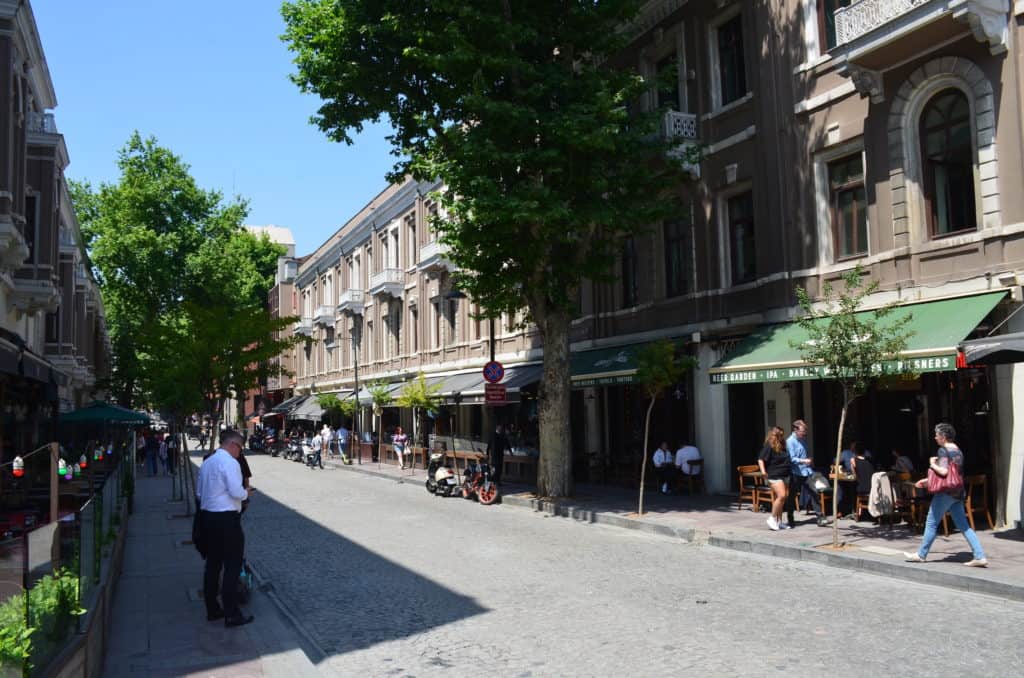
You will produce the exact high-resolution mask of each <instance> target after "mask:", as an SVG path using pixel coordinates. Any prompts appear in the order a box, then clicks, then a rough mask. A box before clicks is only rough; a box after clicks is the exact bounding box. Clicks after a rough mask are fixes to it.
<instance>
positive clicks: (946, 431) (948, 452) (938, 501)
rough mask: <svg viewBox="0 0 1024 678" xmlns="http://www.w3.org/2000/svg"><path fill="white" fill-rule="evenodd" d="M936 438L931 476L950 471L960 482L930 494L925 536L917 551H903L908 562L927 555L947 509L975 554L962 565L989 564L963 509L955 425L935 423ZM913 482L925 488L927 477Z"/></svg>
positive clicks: (961, 464) (961, 458)
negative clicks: (930, 500) (936, 445)
mask: <svg viewBox="0 0 1024 678" xmlns="http://www.w3.org/2000/svg"><path fill="white" fill-rule="evenodd" d="M935 442H936V443H938V445H939V449H938V451H937V452H936V453H935V456H934V457H932V458H931V460H930V461H929V464H928V475H929V476H931V475H932V474H933V473H934V474H936V475H938V476H941V477H942V478H949V475H950V474H951V473H952V474H954V478H960V479H961V482H960V483H959V484H957V483H954V484H953V485H952V486H951V487H949V488H948V489H945V490H943V491H940V492H937V493H935V494H933V495H932V503H931V506H929V507H928V519H927V520H926V521H925V525H924V538H923V539H921V547H920V548H918V550H917V553H904V554H903V555H904V556H906V559H907V562H911V563H923V562H924V561H925V559H926V558H927V557H928V551H930V550H931V548H932V542H934V541H935V535H936V534H937V533H938V529H939V523H940V522H942V517H943V516H945V515H946V512H947V511H948V512H949V514H950V515H951V516H952V517H953V524H955V525H956V529H958V530H960V532H961V534H963V535H964V538H965V539H966V540H967V543H968V544H970V546H971V551H972V552H973V554H974V558H973V559H972V560H970V561H969V562H966V563H964V565H966V566H967V567H988V559H987V558H985V551H984V550H982V548H981V542H980V541H978V535H977V534H975V533H974V530H972V529H971V525H970V523H969V522H967V514H966V513H965V511H964V486H963V482H962V478H963V477H964V473H963V468H964V453H963V451H962V450H961V449H960V447H959V446H958V445H957V444H956V429H954V428H953V426H952V425H951V424H946V423H941V424H936V425H935ZM914 485H915V486H916V487H918V488H921V489H927V487H928V479H927V478H925V479H922V480H919V481H917V482H916V483H914Z"/></svg>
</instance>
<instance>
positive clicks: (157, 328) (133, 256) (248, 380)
mask: <svg viewBox="0 0 1024 678" xmlns="http://www.w3.org/2000/svg"><path fill="white" fill-rule="evenodd" d="M118 168H119V170H120V177H119V179H118V180H117V181H116V182H114V183H104V184H101V185H100V186H99V187H98V188H93V187H92V186H90V185H89V184H88V183H73V184H72V186H71V193H72V200H73V201H74V204H75V209H76V213H77V215H78V218H79V222H80V224H81V227H82V234H83V237H84V240H85V244H86V247H87V249H88V252H89V256H90V259H91V262H92V265H93V269H94V273H95V275H96V278H97V281H98V282H99V285H100V289H101V291H102V295H103V302H104V307H105V309H106V316H107V325H108V329H109V331H110V335H111V341H112V343H113V349H114V355H113V369H112V374H111V378H110V383H109V384H108V386H109V388H110V390H111V392H112V394H113V395H114V397H115V398H116V399H117V400H118V401H119V402H121V403H122V404H125V405H129V406H134V405H140V404H144V405H150V406H153V407H157V408H159V409H161V410H164V411H169V412H172V413H175V414H177V415H183V414H187V413H190V412H194V411H202V412H207V413H210V414H213V415H215V416H216V413H218V412H220V410H221V404H222V402H223V400H224V398H226V397H228V396H230V395H233V394H239V393H242V392H243V391H244V390H246V389H248V388H251V387H253V386H254V385H255V384H256V383H258V381H259V379H261V378H262V377H264V376H266V372H267V371H268V369H269V368H268V367H267V365H268V360H269V358H270V357H272V356H274V355H276V354H277V353H279V352H280V350H281V349H282V348H283V344H282V343H281V342H277V341H275V340H274V339H273V333H274V332H275V331H276V330H277V329H280V328H282V327H283V326H284V325H285V324H286V323H287V322H288V320H289V319H274V318H272V317H271V316H270V315H269V313H268V312H267V311H266V310H265V308H266V294H267V290H268V289H269V288H270V287H271V286H272V285H273V276H274V270H275V268H276V263H277V257H278V256H280V255H282V254H283V253H284V249H283V248H282V247H281V246H279V245H276V244H274V243H272V242H270V241H269V240H268V239H267V238H266V237H265V236H262V237H259V238H258V237H256V236H254V235H253V234H252V233H250V232H248V231H246V230H245V229H243V228H242V220H243V219H244V218H245V216H246V214H247V211H248V207H247V204H246V202H245V201H243V200H241V199H238V198H235V199H233V200H230V201H226V200H225V199H224V197H223V196H222V195H221V194H220V193H219V192H217V191H207V190H203V189H201V188H200V187H199V186H198V185H197V184H196V182H195V180H194V179H193V177H192V176H191V174H190V172H189V167H188V165H187V164H185V163H184V162H183V161H182V160H181V158H179V157H178V156H176V155H174V154H173V153H172V152H171V151H170V150H169V149H167V148H165V147H162V146H160V145H159V144H158V143H157V141H156V139H154V138H146V139H144V138H142V137H141V136H140V135H139V134H138V133H137V132H136V133H134V134H133V135H132V136H131V138H130V139H129V140H128V142H127V143H126V144H125V146H124V147H123V148H122V149H121V150H120V152H119V155H118Z"/></svg>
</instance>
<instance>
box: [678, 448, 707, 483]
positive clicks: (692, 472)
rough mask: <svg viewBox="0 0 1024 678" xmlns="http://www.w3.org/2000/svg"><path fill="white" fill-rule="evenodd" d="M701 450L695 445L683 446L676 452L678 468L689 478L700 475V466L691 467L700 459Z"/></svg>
mask: <svg viewBox="0 0 1024 678" xmlns="http://www.w3.org/2000/svg"><path fill="white" fill-rule="evenodd" d="M700 458H701V456H700V450H698V449H697V448H696V447H694V446H693V445H683V446H682V447H680V448H679V449H678V450H676V462H675V463H676V466H678V467H679V470H680V471H682V472H683V473H684V474H686V475H688V476H696V475H700V466H699V465H698V466H690V462H691V461H694V460H697V459H700Z"/></svg>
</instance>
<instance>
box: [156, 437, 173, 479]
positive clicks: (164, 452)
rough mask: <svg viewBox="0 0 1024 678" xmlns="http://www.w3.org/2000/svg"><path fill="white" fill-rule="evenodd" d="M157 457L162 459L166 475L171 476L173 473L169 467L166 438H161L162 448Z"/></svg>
mask: <svg viewBox="0 0 1024 678" xmlns="http://www.w3.org/2000/svg"><path fill="white" fill-rule="evenodd" d="M157 455H158V456H159V457H160V466H161V467H163V469H164V475H165V476H166V475H170V474H171V472H170V469H169V467H168V466H167V438H166V437H165V436H162V435H161V436H160V448H159V451H158V452H157Z"/></svg>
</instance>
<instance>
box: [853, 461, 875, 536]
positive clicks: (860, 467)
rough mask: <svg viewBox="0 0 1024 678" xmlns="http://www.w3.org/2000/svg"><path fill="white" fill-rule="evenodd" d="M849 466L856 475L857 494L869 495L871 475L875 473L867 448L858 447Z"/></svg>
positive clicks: (855, 517) (857, 518) (854, 517)
mask: <svg viewBox="0 0 1024 678" xmlns="http://www.w3.org/2000/svg"><path fill="white" fill-rule="evenodd" d="M850 466H851V467H852V468H853V474H854V475H855V476H857V495H858V496H868V495H870V494H871V476H873V475H874V474H875V465H874V464H873V463H871V460H870V459H869V458H868V456H867V450H864V449H858V450H857V456H856V457H854V458H853V459H852V460H851V462H850ZM855 505H856V504H855ZM853 519H854V520H860V516H859V515H857V516H853Z"/></svg>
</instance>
